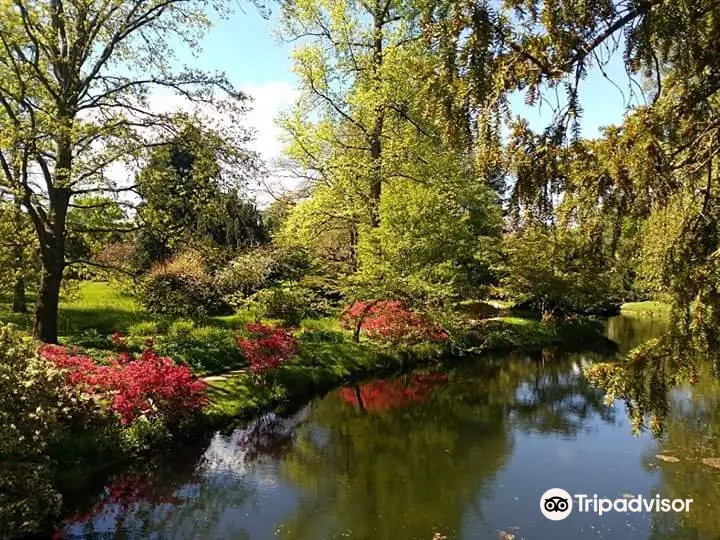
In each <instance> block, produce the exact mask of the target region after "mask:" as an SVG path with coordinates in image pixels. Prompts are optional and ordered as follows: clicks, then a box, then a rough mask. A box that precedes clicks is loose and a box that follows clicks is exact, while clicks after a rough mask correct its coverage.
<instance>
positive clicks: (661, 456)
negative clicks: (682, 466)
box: [655, 454, 680, 463]
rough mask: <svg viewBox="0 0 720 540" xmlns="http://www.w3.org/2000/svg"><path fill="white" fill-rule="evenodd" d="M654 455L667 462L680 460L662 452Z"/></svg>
mask: <svg viewBox="0 0 720 540" xmlns="http://www.w3.org/2000/svg"><path fill="white" fill-rule="evenodd" d="M655 457H656V458H658V459H659V460H660V461H665V462H667V463H679V462H680V458H676V457H675V456H664V455H663V454H657V455H656V456H655Z"/></svg>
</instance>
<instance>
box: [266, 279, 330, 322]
mask: <svg viewBox="0 0 720 540" xmlns="http://www.w3.org/2000/svg"><path fill="white" fill-rule="evenodd" d="M254 299H255V301H256V302H257V303H258V305H259V307H260V311H261V312H262V313H263V315H264V316H265V317H269V318H271V319H282V320H283V321H285V322H286V323H287V324H299V323H300V321H302V320H303V319H308V318H314V317H322V316H323V315H326V314H327V313H329V311H330V309H331V306H330V304H329V302H328V301H327V300H326V299H324V298H322V297H321V296H320V295H318V294H317V292H316V291H314V290H313V289H310V288H308V287H301V286H295V287H281V286H278V287H273V288H271V289H264V290H262V291H259V292H258V293H256V294H255V295H254Z"/></svg>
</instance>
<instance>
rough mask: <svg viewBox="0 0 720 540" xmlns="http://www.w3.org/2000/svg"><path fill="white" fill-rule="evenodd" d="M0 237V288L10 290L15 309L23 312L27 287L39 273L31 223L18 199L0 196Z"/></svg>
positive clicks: (25, 304) (3, 290)
mask: <svg viewBox="0 0 720 540" xmlns="http://www.w3.org/2000/svg"><path fill="white" fill-rule="evenodd" d="M0 238H1V239H2V240H0V276H1V278H0V283H2V284H3V287H2V290H0V292H2V293H3V294H5V293H10V294H12V310H13V312H14V313H25V312H27V299H26V296H25V292H26V288H27V287H28V286H31V285H32V284H33V282H35V281H36V280H37V277H38V269H39V268H38V260H37V249H38V248H37V244H36V242H35V238H34V235H33V231H32V223H31V222H30V219H29V218H28V216H27V214H26V213H25V212H23V211H22V208H21V206H20V203H19V201H17V200H12V201H9V200H6V201H3V200H0ZM5 286H8V287H9V289H8V290H6V289H5Z"/></svg>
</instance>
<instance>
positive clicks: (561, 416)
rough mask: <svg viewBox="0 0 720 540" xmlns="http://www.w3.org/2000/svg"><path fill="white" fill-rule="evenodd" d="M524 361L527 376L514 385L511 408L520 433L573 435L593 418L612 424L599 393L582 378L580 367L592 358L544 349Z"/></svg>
mask: <svg viewBox="0 0 720 540" xmlns="http://www.w3.org/2000/svg"><path fill="white" fill-rule="evenodd" d="M537 357H539V358H537ZM528 360H531V361H530V362H528V363H527V368H528V374H527V376H526V377H524V378H523V380H522V382H521V383H520V384H519V385H518V389H517V392H516V399H515V400H514V402H513V404H512V410H513V411H514V413H515V415H516V417H517V419H518V421H519V423H520V425H521V426H522V427H523V428H524V429H526V430H528V431H535V432H541V433H560V434H563V435H574V434H575V433H577V432H578V431H580V430H582V429H583V428H584V426H585V425H586V423H587V421H588V420H589V419H590V418H591V417H593V416H596V415H597V416H599V417H600V418H601V419H602V420H604V421H606V422H614V420H615V416H614V411H613V410H612V409H611V408H609V407H607V406H606V405H605V403H604V395H603V392H602V391H601V390H599V389H597V388H595V387H593V386H591V385H590V384H589V383H588V382H587V380H586V379H585V377H584V376H583V375H582V369H581V368H582V365H583V364H586V363H588V362H590V361H591V360H595V358H591V356H590V355H588V354H570V353H567V352H563V351H561V350H558V349H544V350H543V351H541V352H539V353H537V354H536V355H534V357H533V356H531V357H530V358H529V359H528ZM532 360H534V361H532ZM540 366H542V367H540Z"/></svg>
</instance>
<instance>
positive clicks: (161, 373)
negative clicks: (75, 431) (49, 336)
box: [41, 345, 207, 425]
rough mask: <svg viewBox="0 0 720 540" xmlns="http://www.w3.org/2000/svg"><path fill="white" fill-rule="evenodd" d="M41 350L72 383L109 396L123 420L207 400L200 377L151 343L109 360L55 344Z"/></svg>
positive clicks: (173, 414)
mask: <svg viewBox="0 0 720 540" xmlns="http://www.w3.org/2000/svg"><path fill="white" fill-rule="evenodd" d="M41 352H42V355H43V356H44V357H45V358H46V359H47V360H49V361H51V362H53V363H54V364H55V365H56V366H58V367H60V368H62V369H63V370H64V371H65V381H66V383H67V385H68V386H69V387H70V388H72V389H74V390H78V391H81V392H87V393H89V394H90V395H92V396H96V397H101V398H104V399H106V400H108V401H109V403H110V409H111V410H113V411H115V412H116V413H118V415H119V416H120V421H121V422H122V423H123V424H124V425H127V424H130V423H132V422H133V421H134V420H135V419H137V418H138V417H139V416H141V415H144V416H146V417H148V418H152V417H154V416H158V415H162V416H164V417H166V418H176V419H177V418H179V417H180V416H182V415H184V414H188V413H190V412H192V411H196V410H199V409H201V408H202V407H204V406H205V404H206V403H207V397H206V395H205V388H206V386H207V385H206V383H205V382H204V381H201V380H198V379H197V378H196V377H195V376H194V375H193V373H192V371H191V370H190V368H188V367H187V366H180V365H177V364H175V362H174V361H173V360H172V359H170V358H164V357H160V356H158V354H157V353H156V352H155V351H154V350H152V349H146V350H145V351H144V352H143V353H142V354H141V355H140V357H139V358H134V357H133V356H132V355H131V354H129V353H120V354H119V355H118V358H110V359H108V364H107V365H101V364H97V363H95V361H94V360H93V359H92V358H90V357H89V356H84V355H80V354H77V353H76V352H75V351H72V352H71V351H69V350H68V349H67V347H60V346H57V345H46V346H44V347H43V348H42V349H41Z"/></svg>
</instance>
